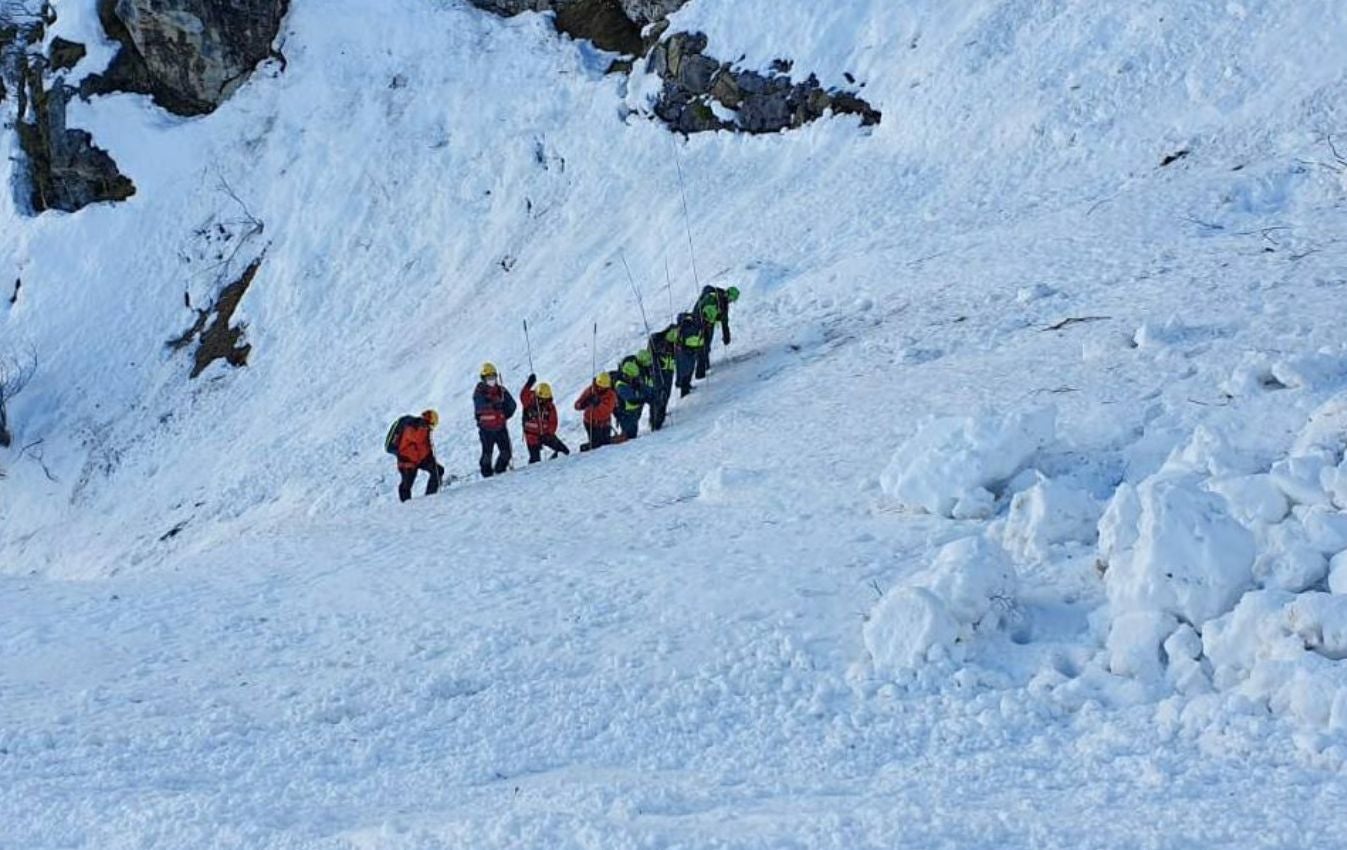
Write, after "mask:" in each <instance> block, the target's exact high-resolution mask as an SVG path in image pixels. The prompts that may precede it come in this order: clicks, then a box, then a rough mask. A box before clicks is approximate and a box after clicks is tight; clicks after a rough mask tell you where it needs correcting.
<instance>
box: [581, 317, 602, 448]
mask: <svg viewBox="0 0 1347 850" xmlns="http://www.w3.org/2000/svg"><path fill="white" fill-rule="evenodd" d="M598 380H599V323H598V322H595V323H594V335H593V336H592V337H591V338H590V342H589V388H590V391H591V393H592V392H593V391H594V390H597V389H598V388H599V386H598ZM584 412H585V413H588V411H584ZM589 420H590V417H588V416H586V417H585V419H584V421H585V432H586V433H588V434H589V450H590V451H591V452H592V451H594V448H595V446H594V428H593V427H592V426H591V425H590V424H589Z"/></svg>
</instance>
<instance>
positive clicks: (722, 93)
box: [646, 33, 883, 133]
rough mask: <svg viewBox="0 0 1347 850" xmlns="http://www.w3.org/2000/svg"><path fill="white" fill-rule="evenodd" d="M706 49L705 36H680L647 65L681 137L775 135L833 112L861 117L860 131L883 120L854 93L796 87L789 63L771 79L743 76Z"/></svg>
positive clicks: (812, 82)
mask: <svg viewBox="0 0 1347 850" xmlns="http://www.w3.org/2000/svg"><path fill="white" fill-rule="evenodd" d="M706 47H707V41H706V36H705V35H702V34H701V33H677V34H675V35H672V36H670V37H669V38H668V39H666V40H664V41H662V42H660V43H659V44H657V45H656V46H655V48H654V49H653V50H652V51H651V52H650V57H649V59H648V60H647V63H646V69H647V70H648V71H650V72H652V73H655V74H658V75H659V77H660V79H662V80H664V89H663V91H662V92H661V93H660V97H659V100H658V101H657V102H656V104H655V114H656V115H657V116H659V118H661V119H662V120H663V121H665V122H666V123H667V124H668V125H669V126H670V127H672V128H673V129H675V130H677V131H679V132H682V133H702V132H706V131H709V130H738V131H741V132H745V133H775V132H779V131H781V130H788V129H794V128H796V127H800V126H803V125H805V124H808V123H809V122H811V121H815V120H817V119H819V118H822V117H823V116H824V115H825V114H827V113H828V112H829V111H831V112H833V113H836V114H851V115H859V116H861V125H862V126H871V125H874V124H878V123H879V122H880V120H881V119H882V117H883V116H882V115H881V113H880V112H879V110H877V109H874V108H873V107H871V106H870V104H868V103H866V102H865V101H864V100H862V99H861V98H860V97H859V96H857V95H856V94H855V93H853V92H846V91H840V90H836V89H834V90H825V89H824V88H823V87H822V86H821V85H820V84H819V81H818V78H817V77H815V76H814V75H812V74H811V75H810V76H809V77H808V78H807V79H806V80H804V81H803V82H799V83H797V82H794V81H793V80H792V79H791V78H790V77H789V76H788V75H787V74H786V73H784V72H785V71H787V70H789V67H790V65H789V63H785V62H781V63H778V66H777V68H776V69H774V70H773V71H772V72H771V73H770V74H761V73H759V72H757V71H745V70H739V69H736V68H734V67H732V66H731V65H730V64H729V63H728V62H720V61H718V60H716V59H714V58H712V57H710V56H707V55H706V54H705V52H704V51H705V50H706ZM717 106H719V107H720V108H719V109H717V108H716V107H717ZM730 115H733V117H728V116H730Z"/></svg>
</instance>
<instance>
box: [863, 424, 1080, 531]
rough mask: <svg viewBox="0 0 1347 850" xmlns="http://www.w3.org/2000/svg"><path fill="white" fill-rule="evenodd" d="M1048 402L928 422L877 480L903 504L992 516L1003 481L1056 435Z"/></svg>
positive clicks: (955, 513) (940, 512) (933, 510)
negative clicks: (1022, 409)
mask: <svg viewBox="0 0 1347 850" xmlns="http://www.w3.org/2000/svg"><path fill="white" fill-rule="evenodd" d="M1056 421H1057V412H1056V409H1055V408H1051V407H1047V408H1040V409H1037V410H1032V411H1027V412H1022V413H1012V414H1008V415H1004V416H996V415H992V414H984V415H981V416H976V417H946V418H937V419H932V420H929V421H928V422H926V423H925V424H924V425H923V426H922V427H921V429H920V430H918V431H917V433H916V434H915V435H913V436H912V437H911V438H910V439H909V440H907V442H905V443H904V444H903V445H902V446H901V447H900V448H899V449H898V450H897V451H896V452H895V453H894V455H893V459H892V460H891V461H890V463H889V465H888V468H887V469H885V471H884V473H883V475H882V477H881V479H880V483H881V485H882V486H883V488H884V491H885V492H886V493H887V494H889V495H890V496H892V497H893V498H895V499H897V500H898V502H899V503H901V504H902V505H904V506H906V507H909V508H912V509H915V510H921V511H925V512H927V513H931V514H937V515H939V516H947V517H954V518H956V519H964V518H981V517H988V516H991V514H992V513H993V511H994V510H995V503H996V494H995V491H997V490H998V489H999V488H1000V486H1001V485H1003V484H1004V483H1005V482H1007V481H1009V480H1010V479H1011V478H1012V477H1014V475H1015V474H1016V473H1018V472H1020V471H1021V470H1022V469H1024V468H1025V467H1026V466H1027V465H1028V464H1029V463H1030V462H1031V461H1032V460H1033V458H1034V457H1035V456H1036V455H1037V454H1038V452H1039V451H1040V450H1041V449H1042V448H1043V447H1044V446H1046V445H1047V444H1048V443H1050V442H1051V441H1052V440H1053V438H1054V436H1055V434H1056Z"/></svg>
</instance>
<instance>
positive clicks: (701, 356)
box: [693, 340, 711, 381]
mask: <svg viewBox="0 0 1347 850" xmlns="http://www.w3.org/2000/svg"><path fill="white" fill-rule="evenodd" d="M710 368H711V343H710V341H709V340H708V341H707V343H706V344H705V345H703V346H702V347H701V348H699V349H697V371H696V372H694V373H693V374H694V376H695V377H696V378H697V380H699V381H700V380H701V379H702V378H705V377H706V371H707V370H708V369H710Z"/></svg>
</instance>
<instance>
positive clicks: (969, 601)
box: [862, 537, 1018, 676]
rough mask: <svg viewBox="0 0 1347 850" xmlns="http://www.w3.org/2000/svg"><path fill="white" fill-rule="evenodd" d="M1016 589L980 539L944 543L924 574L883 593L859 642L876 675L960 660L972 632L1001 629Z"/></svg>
mask: <svg viewBox="0 0 1347 850" xmlns="http://www.w3.org/2000/svg"><path fill="white" fill-rule="evenodd" d="M1017 587H1018V580H1017V577H1016V575H1015V571H1014V569H1013V568H1012V567H1011V565H1010V563H1009V561H1008V560H1007V558H1006V556H1005V553H1004V551H1002V550H1001V548H1000V547H999V546H996V545H995V544H992V543H989V542H988V541H986V540H985V539H984V538H981V537H966V538H963V539H962V540H956V541H954V542H953V543H949V544H947V545H946V546H944V547H943V548H942V549H941V550H940V552H939V554H938V555H937V556H936V559H935V562H934V563H933V564H932V565H931V567H930V569H928V570H925V571H922V572H920V573H917V574H916V575H914V576H912V577H910V578H909V579H907V580H906V581H904V582H903V583H902V584H899V585H897V586H895V587H894V588H892V589H891V590H889V592H888V593H886V594H884V598H883V599H881V600H880V601H879V603H878V604H877V605H876V606H875V608H874V610H872V611H871V612H870V617H869V619H868V620H867V621H866V623H865V627H864V630H863V634H862V637H863V639H864V641H865V648H866V650H867V651H868V652H869V653H870V658H871V661H872V663H873V664H874V669H875V672H876V674H878V675H881V676H891V675H893V674H895V673H897V672H899V671H903V670H911V669H914V668H916V667H919V666H921V665H922V664H923V663H925V662H927V661H933V660H937V659H939V658H944V657H951V658H955V659H956V660H957V659H960V658H961V656H962V650H963V649H964V648H965V647H966V646H967V644H968V643H969V642H970V641H971V640H972V639H973V638H974V637H975V636H976V635H977V634H978V633H980V632H986V631H990V630H993V629H996V628H997V627H998V626H999V625H1000V624H1001V620H1002V616H1003V615H1004V614H1005V613H1006V612H1007V611H1009V610H1010V608H1011V606H1012V605H1013V600H1014V598H1015V594H1016V592H1017Z"/></svg>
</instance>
